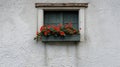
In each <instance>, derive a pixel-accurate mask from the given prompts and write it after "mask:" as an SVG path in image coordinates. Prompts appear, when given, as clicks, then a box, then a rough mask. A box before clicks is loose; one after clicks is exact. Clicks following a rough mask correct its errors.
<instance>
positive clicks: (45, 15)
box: [35, 3, 88, 41]
mask: <svg viewBox="0 0 120 67" xmlns="http://www.w3.org/2000/svg"><path fill="white" fill-rule="evenodd" d="M35 7H36V8H37V15H38V16H37V31H38V32H40V30H39V28H40V27H41V26H42V25H47V24H54V25H57V24H59V23H61V24H63V25H64V24H66V23H68V22H72V24H73V26H74V27H75V28H76V29H78V30H79V29H81V30H80V35H75V36H72V37H69V36H68V37H67V36H66V39H64V40H61V39H60V40H59V39H54V38H50V39H44V38H42V41H84V40H85V35H84V33H85V22H86V8H87V7H88V3H35ZM62 10H64V11H62ZM71 10H72V11H71ZM76 10H77V11H76Z"/></svg>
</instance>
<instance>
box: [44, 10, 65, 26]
mask: <svg viewBox="0 0 120 67" xmlns="http://www.w3.org/2000/svg"><path fill="white" fill-rule="evenodd" d="M44 18H45V19H44V24H45V25H48V24H50V25H51V24H53V25H57V24H60V23H63V18H62V12H60V11H45V13H44Z"/></svg>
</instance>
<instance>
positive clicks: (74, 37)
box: [42, 34, 80, 42]
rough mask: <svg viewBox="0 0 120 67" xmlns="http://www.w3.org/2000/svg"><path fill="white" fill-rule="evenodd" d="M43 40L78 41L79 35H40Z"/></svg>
mask: <svg viewBox="0 0 120 67" xmlns="http://www.w3.org/2000/svg"><path fill="white" fill-rule="evenodd" d="M42 41H43V42H50V41H68V42H70V41H71V42H79V41H80V35H79V34H78V35H66V36H65V37H55V36H49V37H45V36H42Z"/></svg>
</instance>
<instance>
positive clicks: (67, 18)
mask: <svg viewBox="0 0 120 67" xmlns="http://www.w3.org/2000/svg"><path fill="white" fill-rule="evenodd" d="M63 18H64V19H63V21H64V22H63V23H64V24H66V23H69V22H71V23H72V24H73V27H74V28H76V29H78V11H64V12H63Z"/></svg>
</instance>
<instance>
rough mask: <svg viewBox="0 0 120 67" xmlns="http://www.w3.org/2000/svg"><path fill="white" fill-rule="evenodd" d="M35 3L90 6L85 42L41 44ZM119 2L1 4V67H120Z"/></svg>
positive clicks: (17, 0)
mask: <svg viewBox="0 0 120 67" xmlns="http://www.w3.org/2000/svg"><path fill="white" fill-rule="evenodd" d="M36 2H44V3H49V2H54V3H57V2H58V3H63V2H64V3H68V2H71V3H72V2H75V3H78V2H89V7H88V8H87V10H86V23H85V37H86V40H85V41H84V42H81V43H79V44H78V45H74V44H75V43H57V42H55V43H46V44H44V43H41V42H38V43H37V42H36V41H34V40H33V37H34V36H35V32H36V21H37V19H36V18H37V10H36V8H35V7H34V6H35V5H34V3H36ZM119 21H120V0H0V67H120V23H119Z"/></svg>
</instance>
